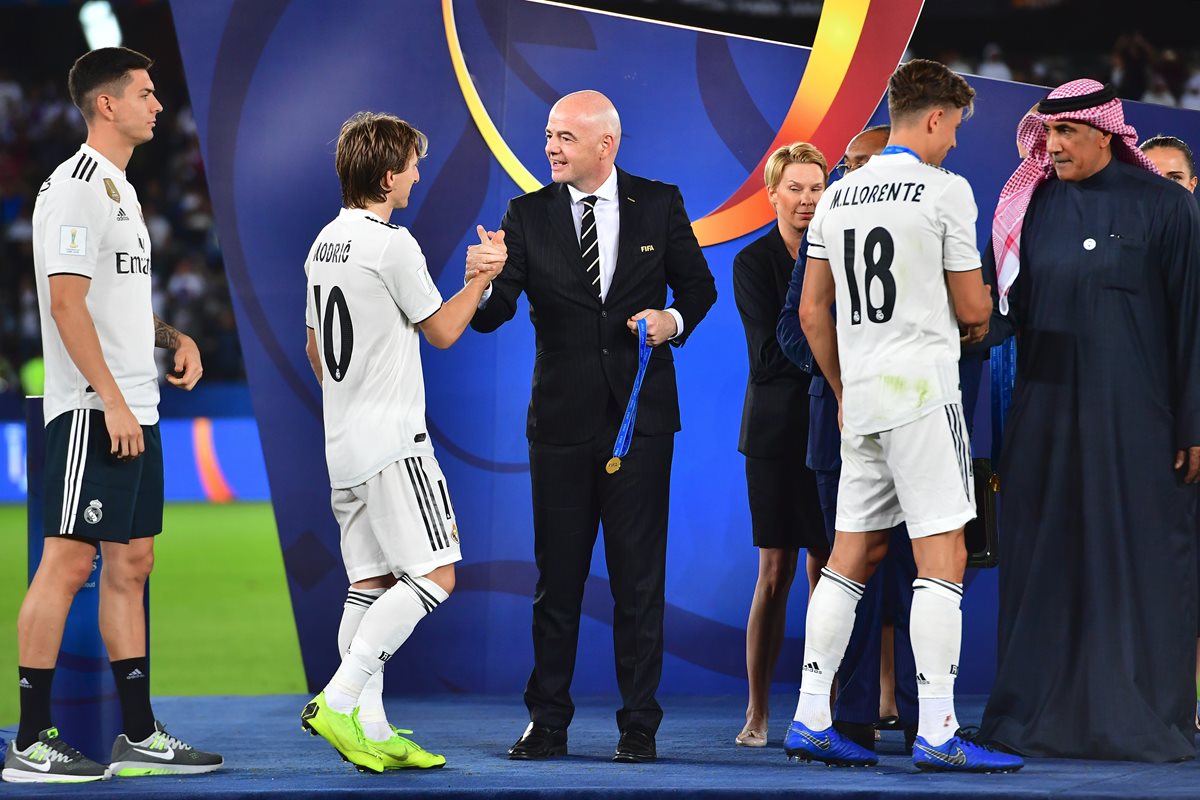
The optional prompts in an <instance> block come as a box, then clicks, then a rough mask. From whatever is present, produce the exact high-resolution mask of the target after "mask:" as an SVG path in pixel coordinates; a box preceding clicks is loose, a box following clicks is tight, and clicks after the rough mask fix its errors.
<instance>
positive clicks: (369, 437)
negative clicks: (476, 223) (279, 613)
mask: <svg viewBox="0 0 1200 800" xmlns="http://www.w3.org/2000/svg"><path fill="white" fill-rule="evenodd" d="M426 146H427V142H426V139H425V136H424V134H422V133H421V132H420V131H418V130H416V129H414V128H413V127H412V126H411V125H409V124H408V123H406V122H404V121H403V120H400V119H397V118H396V117H394V116H391V115H388V114H374V113H368V112H362V113H359V114H355V115H354V116H353V117H351V118H350V119H348V120H347V121H346V122H345V124H344V125H343V126H342V130H341V133H340V135H339V136H338V143H337V155H336V167H337V173H338V177H339V179H340V181H341V187H342V202H343V205H344V208H342V210H341V212H340V213H339V214H338V216H337V218H336V219H334V220H333V221H332V222H330V223H329V224H328V225H326V226H325V228H324V229H323V230H322V231H321V233H320V234H319V235H318V236H317V239H316V241H315V242H314V243H313V245H312V248H311V249H310V250H309V254H308V259H307V261H306V262H305V265H304V268H305V272H306V274H307V275H308V292H307V298H308V303H307V314H306V319H307V323H308V358H309V362H310V363H311V365H312V368H313V372H314V373H315V374H316V376H317V380H318V381H320V382H321V388H322V396H323V405H324V420H325V455H326V461H327V464H328V467H329V480H330V484H331V485H332V487H333V494H332V506H333V514H334V517H335V518H336V519H337V522H338V525H339V527H340V529H341V545H342V559H343V560H344V561H345V565H346V574H347V578H348V579H349V582H350V591H349V594H348V595H347V597H346V603H345V607H344V610H343V614H342V624H341V626H340V628H339V630H338V647H339V649H340V652H341V653H342V664H341V666H340V667H339V668H338V670H337V672H336V673H335V674H334V676H333V678H332V679H331V680H330V681H329V683H328V684H327V685H326V687H325V689H324V691H322V692H321V694H319V695H317V697H316V698H314V699H313V701H312V702H311V703H309V704H308V705H307V706H305V708H304V711H303V713H302V714H301V720H302V724H303V726H304V727H305V728H306V729H307V730H309V731H310V732H312V733H313V734H319V735H321V736H323V737H324V738H325V739H327V740H328V741H329V743H330V744H332V745H333V747H334V748H335V749H336V750H337V751H338V752H339V753H340V754H341V755H342V757H343V758H344V759H346V760H347V761H349V762H351V763H353V764H355V765H356V766H357V767H358V768H359V769H360V770H362V771H373V772H383V771H384V770H385V769H405V768H427V767H440V766H442V765H443V764H445V763H446V760H445V758H443V757H442V756H440V755H434V754H432V753H429V752H426V751H425V750H423V749H422V748H421V747H419V746H418V745H416V744H415V743H414V742H412V741H411V740H409V739H406V738H404V737H403V736H401V735H400V734H401V732H400V731H398V729H395V728H392V727H391V726H390V725H389V724H388V720H387V715H386V713H385V712H384V708H383V667H384V664H385V662H386V661H387V660H388V659H389V658H390V657H391V655H392V654H393V653H395V652H396V650H397V649H398V648H399V647H400V646H401V645H402V644H403V643H404V641H405V640H406V639H407V638H408V636H409V634H411V633H412V631H413V629H414V628H415V627H416V625H417V623H418V622H420V621H421V619H423V618H424V617H425V615H427V614H428V613H430V612H432V611H433V610H434V609H435V608H437V606H438V605H440V604H441V603H442V602H444V601H445V600H446V599H447V598H448V597H449V595H450V593H451V592H452V591H453V590H454V563H455V562H457V561H459V560H460V559H461V554H460V550H459V532H458V523H457V519H456V517H455V514H454V507H453V506H452V505H451V503H450V491H449V489H448V487H447V486H446V479H445V477H444V476H443V475H442V471H441V469H440V468H439V467H438V463H437V460H436V459H435V458H434V454H433V444H432V442H430V440H429V432H428V429H427V427H426V425H425V382H424V376H423V375H422V372H421V350H420V334H419V333H418V331H420V333H424V335H425V338H426V340H427V341H428V342H429V343H430V344H432V345H433V346H434V347H437V348H439V349H445V348H447V347H449V346H450V345H452V344H453V343H454V342H455V341H457V340H458V338H459V336H461V335H462V332H463V330H464V329H465V328H466V326H467V324H468V323H469V322H470V320H471V317H472V315H473V314H474V313H475V309H476V307H477V306H478V305H479V300H480V297H481V296H482V295H483V291H484V289H485V288H486V287H487V285H488V283H489V282H490V281H491V279H492V278H493V277H495V275H497V274H499V269H498V268H493V269H492V270H491V271H481V272H479V273H477V274H476V275H475V276H474V277H473V278H472V279H471V280H470V281H468V283H467V285H466V286H465V287H464V288H463V289H462V290H461V291H459V292H458V293H457V294H456V295H455V296H454V297H452V298H451V299H450V300H449V301H447V302H445V303H443V302H442V296H441V294H440V293H439V292H438V289H437V287H436V286H435V285H434V282H433V278H432V277H431V276H430V274H429V269H428V267H427V266H426V263H425V256H424V255H423V254H422V253H421V248H420V246H419V245H418V244H417V241H416V239H414V238H413V236H412V234H411V233H409V232H408V231H407V230H406V229H405V228H403V227H401V226H399V225H393V224H392V223H391V222H390V219H391V216H392V212H393V211H394V210H395V209H398V208H404V207H406V206H407V205H408V200H409V193H410V191H411V189H412V186H413V184H414V183H416V182H417V180H418V178H419V173H418V170H417V162H418V161H419V160H420V159H421V158H422V157H424V155H425V151H426ZM479 235H480V240H481V241H487V240H488V237H489V236H490V235H492V234H489V233H488V232H487V231H484V230H483V229H479ZM494 235H495V236H498V237H501V240H502V238H503V232H499V233H496V234H494ZM404 732H405V733H407V731H404Z"/></svg>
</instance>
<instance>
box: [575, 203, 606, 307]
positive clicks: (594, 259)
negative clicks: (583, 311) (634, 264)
mask: <svg viewBox="0 0 1200 800" xmlns="http://www.w3.org/2000/svg"><path fill="white" fill-rule="evenodd" d="M580 202H581V203H583V218H582V219H581V220H580V222H579V230H580V231H581V233H580V234H579V252H580V253H582V261H583V269H584V271H585V272H587V276H588V280H589V281H591V282H592V289H594V290H595V292H596V297H600V244H599V242H598V240H597V237H596V196H595V195H594V194H590V195H588V196H587V197H584V198H582V199H581V200H580ZM601 299H603V298H601Z"/></svg>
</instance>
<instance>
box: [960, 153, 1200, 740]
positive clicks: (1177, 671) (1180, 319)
mask: <svg viewBox="0 0 1200 800" xmlns="http://www.w3.org/2000/svg"><path fill="white" fill-rule="evenodd" d="M1010 303H1011V308H1010V315H1009V322H1010V323H1012V325H1013V326H1014V328H1015V331H1016V333H1017V335H1018V340H1017V342H1018V344H1017V351H1018V356H1017V358H1018V364H1017V380H1016V390H1015V394H1014V397H1013V404H1012V408H1011V410H1010V412H1009V417H1008V424H1007V430H1006V436H1005V441H1004V447H1003V454H1002V463H1001V465H1000V479H1001V494H1000V497H1001V512H1002V522H1001V525H1002V530H1001V548H1002V552H1001V563H1000V619H999V664H998V673H997V678H996V684H995V686H994V687H993V690H992V695H991V698H990V700H989V701H988V705H987V710H986V712H985V714H984V721H983V729H982V731H981V733H982V736H983V737H984V738H985V739H987V740H991V741H993V742H997V743H999V744H1002V745H1004V746H1007V747H1009V748H1011V749H1013V750H1016V751H1018V752H1020V753H1023V754H1027V755H1031V756H1066V757H1075V758H1099V759H1120V760H1135V761H1175V760H1180V759H1189V758H1193V757H1195V746H1194V744H1193V713H1194V710H1195V684H1194V683H1193V681H1194V675H1195V667H1196V649H1195V638H1196V624H1197V622H1196V611H1197V586H1196V582H1197V576H1196V552H1195V551H1196V519H1195V514H1196V502H1197V487H1196V486H1195V485H1190V486H1189V485H1185V484H1184V483H1183V475H1182V473H1181V472H1178V471H1175V470H1173V469H1172V467H1173V466H1174V457H1175V453H1176V451H1177V450H1179V449H1185V448H1187V447H1189V446H1195V445H1200V216H1198V213H1197V207H1196V203H1195V201H1194V199H1193V198H1192V196H1191V195H1189V194H1188V193H1187V192H1186V191H1185V190H1183V189H1182V187H1180V186H1177V185H1176V184H1173V183H1171V182H1169V181H1167V180H1164V179H1163V178H1161V177H1159V176H1157V175H1154V174H1152V173H1150V172H1147V171H1145V170H1143V169H1138V168H1136V167H1132V166H1130V165H1128V164H1125V163H1123V162H1120V161H1116V160H1114V161H1113V162H1112V163H1110V164H1109V165H1108V166H1107V167H1105V168H1104V169H1103V170H1101V171H1100V172H1099V173H1097V174H1096V175H1094V176H1092V177H1091V178H1088V179H1087V180H1085V181H1081V182H1078V183H1068V182H1063V181H1059V180H1055V179H1051V180H1049V181H1046V182H1045V183H1044V184H1042V186H1040V187H1039V188H1038V190H1037V192H1036V194H1035V195H1034V197H1033V201H1032V203H1031V205H1030V207H1029V211H1028V213H1027V214H1026V216H1025V227H1024V232H1023V235H1022V241H1021V271H1020V273H1019V276H1018V278H1017V282H1016V284H1015V285H1014V287H1013V290H1012V293H1011V294H1010Z"/></svg>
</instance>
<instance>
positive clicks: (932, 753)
mask: <svg viewBox="0 0 1200 800" xmlns="http://www.w3.org/2000/svg"><path fill="white" fill-rule="evenodd" d="M918 747H920V745H918ZM921 752H923V753H925V755H927V756H929V757H930V758H934V759H937V760H938V761H941V762H943V763H946V764H951V765H953V766H956V767H961V766H962V765H963V764H966V763H967V754H966V753H964V752H963V751H962V748H961V747H955V748H954V755H952V756H948V755H946V754H945V753H942V752H940V751H938V750H934V749H932V748H929V747H921Z"/></svg>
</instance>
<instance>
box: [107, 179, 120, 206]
mask: <svg viewBox="0 0 1200 800" xmlns="http://www.w3.org/2000/svg"><path fill="white" fill-rule="evenodd" d="M104 191H106V192H108V196H109V197H110V198H112V201H113V202H114V203H119V202H121V193H120V192H118V191H117V185H116V184H115V183H113V182H112V178H105V179H104Z"/></svg>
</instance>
